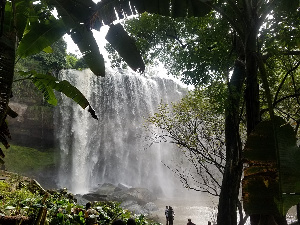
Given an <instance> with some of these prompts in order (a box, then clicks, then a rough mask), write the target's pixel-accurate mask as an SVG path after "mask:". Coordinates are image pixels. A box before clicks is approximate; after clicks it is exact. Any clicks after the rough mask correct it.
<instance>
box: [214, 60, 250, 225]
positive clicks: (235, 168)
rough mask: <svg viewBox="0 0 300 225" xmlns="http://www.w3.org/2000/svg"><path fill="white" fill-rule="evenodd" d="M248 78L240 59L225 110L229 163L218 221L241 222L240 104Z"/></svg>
mask: <svg viewBox="0 0 300 225" xmlns="http://www.w3.org/2000/svg"><path fill="white" fill-rule="evenodd" d="M244 78H245V66H244V65H243V63H241V62H240V61H238V60H237V61H236V63H235V67H234V72H233V75H232V77H231V80H230V83H229V84H228V102H227V107H226V112H225V113H226V118H225V142H226V165H225V170H224V175H223V181H222V187H221V193H220V198H219V205H218V218H217V224H218V225H236V224H237V204H238V201H239V200H238V195H239V189H240V183H241V175H242V169H243V165H242V162H241V153H242V146H241V140H240V134H239V105H240V99H241V96H242V95H241V89H242V86H243V82H244Z"/></svg>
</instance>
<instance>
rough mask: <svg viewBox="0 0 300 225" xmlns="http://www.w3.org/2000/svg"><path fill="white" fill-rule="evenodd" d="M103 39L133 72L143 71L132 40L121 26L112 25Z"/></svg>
mask: <svg viewBox="0 0 300 225" xmlns="http://www.w3.org/2000/svg"><path fill="white" fill-rule="evenodd" d="M105 39H106V40H107V41H108V42H109V43H110V44H111V45H112V47H113V48H114V49H115V50H116V51H117V52H118V53H119V54H120V56H121V57H122V58H123V59H124V60H125V61H126V63H127V64H128V65H129V66H130V67H131V68H132V69H133V70H134V71H136V70H139V71H141V72H143V71H144V70H145V64H144V62H143V59H142V57H141V55H140V52H139V51H138V49H137V47H136V45H135V41H134V39H133V38H131V37H130V36H129V35H128V34H127V32H126V31H125V30H124V28H123V26H122V25H121V24H116V25H113V24H112V25H111V26H110V28H109V30H108V32H107V35H106V37H105Z"/></svg>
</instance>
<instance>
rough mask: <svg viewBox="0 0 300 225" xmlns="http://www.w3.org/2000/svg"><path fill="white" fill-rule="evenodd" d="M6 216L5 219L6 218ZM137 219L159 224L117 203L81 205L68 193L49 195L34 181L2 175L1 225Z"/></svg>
mask: <svg viewBox="0 0 300 225" xmlns="http://www.w3.org/2000/svg"><path fill="white" fill-rule="evenodd" d="M4 216H5V217H4ZM129 218H134V220H135V222H136V224H137V225H145V224H153V225H154V224H156V223H154V222H151V221H147V220H146V218H145V217H144V216H143V215H134V214H132V213H131V212H129V211H128V210H125V209H122V208H121V207H120V206H119V203H116V202H93V203H88V204H87V205H85V206H83V205H80V204H77V200H76V199H75V198H74V196H73V195H72V194H70V193H68V192H67V190H64V189H63V190H59V191H51V190H48V191H45V190H44V189H43V188H42V187H40V186H39V184H38V183H36V182H35V181H34V180H31V179H28V178H26V177H22V176H19V175H17V174H13V173H4V172H1V180H0V223H1V224H50V225H51V224H53V225H59V224H111V223H112V222H113V221H114V220H116V219H121V220H123V221H124V222H125V223H126V222H127V220H128V219H129Z"/></svg>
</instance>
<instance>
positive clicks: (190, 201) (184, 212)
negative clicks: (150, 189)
mask: <svg viewBox="0 0 300 225" xmlns="http://www.w3.org/2000/svg"><path fill="white" fill-rule="evenodd" d="M217 203H218V199H217V198H215V197H211V196H207V195H205V194H202V193H197V192H196V193H195V194H190V195H188V196H186V195H185V196H180V195H179V196H176V197H173V198H159V199H158V200H156V202H155V204H156V205H157V207H158V210H157V211H154V212H153V213H152V214H151V215H150V217H151V218H153V219H154V220H155V221H158V222H160V223H162V224H166V218H165V214H164V213H165V208H166V206H172V208H173V210H174V212H175V219H174V225H185V224H187V222H188V221H187V220H188V219H189V218H190V219H191V220H192V222H193V223H195V224H196V225H207V224H208V221H212V222H213V221H215V220H216V207H217ZM212 224H213V223H212Z"/></svg>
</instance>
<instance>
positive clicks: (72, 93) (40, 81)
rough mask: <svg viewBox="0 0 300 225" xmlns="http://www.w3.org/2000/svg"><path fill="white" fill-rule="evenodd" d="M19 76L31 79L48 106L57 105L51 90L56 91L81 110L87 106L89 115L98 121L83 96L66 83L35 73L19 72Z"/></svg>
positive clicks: (47, 75) (48, 75)
mask: <svg viewBox="0 0 300 225" xmlns="http://www.w3.org/2000/svg"><path fill="white" fill-rule="evenodd" d="M19 74H20V75H21V76H25V77H27V78H30V79H32V82H33V83H34V85H35V86H36V87H37V88H38V89H39V90H40V91H41V92H42V93H43V94H44V97H45V100H47V101H48V103H49V104H52V105H56V104H57V99H56V97H55V95H54V92H53V90H56V91H58V92H61V93H63V94H65V95H66V96H67V97H69V98H71V99H73V100H74V101H75V102H76V103H77V104H78V105H80V106H81V107H82V108H83V109H85V108H86V107H87V106H88V107H89V108H88V112H89V113H90V114H91V116H92V117H93V118H94V119H98V117H97V115H96V113H95V110H94V109H93V108H92V107H91V105H90V103H89V102H88V100H87V99H86V98H85V96H84V95H83V94H82V93H81V92H80V91H79V90H78V89H77V88H76V87H74V86H73V85H71V84H70V83H69V82H68V81H66V80H63V81H59V80H58V79H57V78H55V77H54V76H51V75H50V74H39V73H36V72H35V71H29V72H24V71H19Z"/></svg>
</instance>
